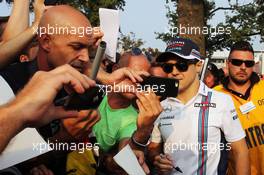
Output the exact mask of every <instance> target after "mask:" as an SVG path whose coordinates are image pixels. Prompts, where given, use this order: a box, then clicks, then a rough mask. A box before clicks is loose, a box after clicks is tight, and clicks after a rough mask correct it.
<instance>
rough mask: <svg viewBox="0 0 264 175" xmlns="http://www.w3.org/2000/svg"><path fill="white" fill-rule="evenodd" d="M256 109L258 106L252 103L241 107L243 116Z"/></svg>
mask: <svg viewBox="0 0 264 175" xmlns="http://www.w3.org/2000/svg"><path fill="white" fill-rule="evenodd" d="M255 108H256V106H255V105H254V104H253V102H252V101H250V102H247V103H245V104H243V105H241V106H240V107H239V109H240V111H241V113H242V114H247V113H248V112H250V111H252V110H253V109H255Z"/></svg>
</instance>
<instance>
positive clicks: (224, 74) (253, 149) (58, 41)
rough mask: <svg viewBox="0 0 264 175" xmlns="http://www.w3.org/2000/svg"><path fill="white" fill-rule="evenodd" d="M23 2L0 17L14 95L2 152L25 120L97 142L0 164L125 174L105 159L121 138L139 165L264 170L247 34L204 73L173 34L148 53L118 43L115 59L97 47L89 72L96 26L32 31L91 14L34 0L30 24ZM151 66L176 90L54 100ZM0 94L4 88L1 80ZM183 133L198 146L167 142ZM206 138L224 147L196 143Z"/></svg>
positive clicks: (2, 53)
mask: <svg viewBox="0 0 264 175" xmlns="http://www.w3.org/2000/svg"><path fill="white" fill-rule="evenodd" d="M29 3H30V1H29V0H24V1H21V0H14V3H13V7H12V12H11V15H10V16H9V17H1V18H0V75H1V77H0V78H1V80H3V81H4V82H5V83H2V81H1V83H2V84H0V87H1V88H3V87H4V85H6V84H8V86H9V87H10V89H12V92H13V93H14V94H15V96H16V98H15V99H11V100H10V101H7V102H6V104H3V105H2V106H1V107H0V140H1V142H0V152H2V151H4V150H5V147H6V146H7V145H8V143H9V141H10V140H11V139H12V138H13V137H14V136H15V135H16V134H17V133H19V132H20V131H22V130H23V129H24V128H27V127H33V128H36V129H37V131H38V132H39V133H40V135H41V136H42V137H43V138H44V139H45V140H46V141H48V142H53V143H58V142H61V143H76V144H78V143H91V145H94V144H98V145H99V150H100V151H99V154H96V153H95V152H94V150H93V149H86V150H84V151H83V152H82V153H79V151H78V150H75V151H72V150H53V151H51V152H48V153H46V154H44V155H40V156H38V157H36V158H34V159H31V160H27V161H25V162H22V163H20V164H18V165H15V166H13V167H10V168H7V169H5V170H1V171H0V174H7V173H9V174H33V175H52V174H58V175H62V174H72V175H74V174H76V175H85V174H86V175H93V174H102V175H103V174H107V175H108V174H118V175H119V174H126V173H125V171H124V170H123V169H122V168H121V167H119V166H118V165H117V164H116V163H115V161H114V160H113V157H114V156H115V155H116V154H117V153H118V152H119V151H120V150H121V149H122V148H124V147H125V146H126V145H130V147H131V148H132V150H133V151H134V153H135V155H136V157H137V158H138V161H139V163H140V165H141V166H142V168H143V170H144V171H145V172H146V173H147V174H177V173H183V174H187V175H188V174H198V173H199V174H210V175H211V174H240V175H247V174H253V175H255V174H256V175H257V174H264V148H263V146H262V145H263V144H264V139H263V138H264V118H263V114H264V91H263V90H262V89H263V88H264V82H263V80H260V78H259V76H258V75H257V74H256V73H255V72H253V67H254V65H255V61H254V51H253V48H252V46H251V45H250V44H249V43H248V42H246V41H239V42H236V43H234V44H233V46H232V47H231V49H230V54H229V57H228V58H227V63H226V64H227V69H226V70H225V71H224V70H223V69H218V68H217V67H216V66H215V65H214V64H212V63H209V65H208V67H207V70H206V73H205V78H204V80H203V81H200V80H199V76H200V73H201V70H202V68H203V62H204V61H203V57H202V56H201V54H200V52H199V47H198V46H197V45H196V44H195V43H194V42H192V41H191V40H190V39H186V38H185V39H184V38H180V37H176V38H173V39H172V40H171V41H170V42H168V45H167V48H166V50H165V51H164V52H163V53H161V54H160V55H159V56H158V57H157V58H153V59H152V60H151V61H150V59H149V58H148V57H149V55H148V57H147V56H146V55H145V54H144V53H143V52H142V51H141V50H140V49H139V48H132V49H131V50H129V51H126V52H124V53H121V54H118V53H117V55H116V58H117V59H116V62H112V61H110V60H109V59H108V58H106V57H105V58H104V59H103V60H102V63H101V67H100V70H99V73H98V76H97V79H96V81H94V80H91V79H89V78H88V77H89V73H90V70H91V60H90V59H89V56H90V57H91V53H89V51H90V50H96V48H97V46H98V44H99V42H100V41H101V40H102V37H103V33H102V32H99V33H92V34H86V35H84V36H82V37H79V36H77V35H74V34H63V35H61V34H60V35H59V34H55V35H49V34H47V33H46V34H42V35H41V36H39V35H38V34H37V33H36V30H35V29H36V28H37V27H47V26H48V25H51V26H52V25H54V26H55V25H56V26H71V27H76V28H77V27H91V24H90V22H89V20H88V19H87V18H86V17H85V16H84V15H83V14H82V13H81V12H79V11H78V10H76V9H74V8H73V7H70V6H68V5H57V6H52V7H46V6H45V5H44V0H35V3H34V14H35V15H34V16H35V19H34V22H33V23H32V25H30V26H29V21H28V19H29ZM88 48H89V49H88ZM150 75H153V76H159V77H164V78H174V79H177V80H179V93H178V96H177V97H175V98H173V97H168V98H162V99H161V98H160V97H159V96H157V95H156V94H155V93H154V92H152V91H148V92H110V93H108V94H106V95H105V96H104V98H103V100H102V102H101V103H100V105H99V107H98V108H97V109H89V110H81V111H75V110H65V109H64V108H63V107H58V106H54V104H53V101H54V99H56V98H60V97H62V96H63V95H65V94H67V93H70V92H73V91H76V92H77V93H83V92H84V91H85V90H88V91H89V89H90V88H92V87H94V86H96V83H100V84H105V85H113V84H119V85H120V86H122V85H131V86H136V83H139V82H142V81H143V78H144V77H148V76H150ZM212 88H213V89H212ZM0 98H2V99H4V98H5V91H2V89H1V92H0ZM243 105H244V108H243ZM29 137H30V136H29ZM181 143H185V144H186V145H188V144H194V143H198V144H200V146H201V145H202V149H201V148H200V147H199V148H200V149H199V148H198V149H187V148H186V149H184V150H180V149H178V147H177V149H175V146H178V145H179V144H181ZM206 144H214V145H221V144H224V145H225V147H224V149H216V150H214V149H212V148H208V149H204V147H203V146H204V145H206ZM228 146H230V148H231V149H227V148H228ZM14 159H15V157H14Z"/></svg>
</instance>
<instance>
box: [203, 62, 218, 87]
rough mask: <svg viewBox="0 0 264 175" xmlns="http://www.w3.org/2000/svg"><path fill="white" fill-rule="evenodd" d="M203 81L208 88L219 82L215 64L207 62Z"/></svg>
mask: <svg viewBox="0 0 264 175" xmlns="http://www.w3.org/2000/svg"><path fill="white" fill-rule="evenodd" d="M204 83H205V84H206V86H208V87H209V88H213V87H215V86H217V85H219V83H220V73H219V70H218V68H217V67H216V65H214V64H213V63H209V64H208V66H207V70H206V72H205V76H204Z"/></svg>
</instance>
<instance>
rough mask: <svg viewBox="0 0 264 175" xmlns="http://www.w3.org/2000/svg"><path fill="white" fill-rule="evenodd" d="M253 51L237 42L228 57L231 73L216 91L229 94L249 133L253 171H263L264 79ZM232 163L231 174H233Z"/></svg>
mask: <svg viewBox="0 0 264 175" xmlns="http://www.w3.org/2000/svg"><path fill="white" fill-rule="evenodd" d="M254 65H255V62H254V50H253V48H252V46H251V45H250V43H248V42H246V41H239V42H236V43H235V44H234V45H233V46H232V47H231V50H230V54H229V57H228V60H227V68H228V71H229V76H228V77H226V78H225V79H224V81H223V84H222V85H219V86H217V87H215V89H216V90H219V91H221V92H224V93H226V94H229V95H230V96H231V97H232V99H233V102H234V104H235V107H236V112H237V114H238V118H239V120H240V122H241V124H242V127H243V128H244V130H245V132H246V143H247V146H248V149H249V157H250V169H251V174H264V147H263V144H264V117H263V114H264V91H263V89H264V81H263V80H260V79H259V77H258V75H257V74H256V73H255V72H254V71H253V67H254ZM232 153H233V152H232V150H231V156H230V159H231V162H230V164H229V166H228V174H234V170H233V166H232V159H233V154H232Z"/></svg>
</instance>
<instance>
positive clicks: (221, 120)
mask: <svg viewBox="0 0 264 175" xmlns="http://www.w3.org/2000/svg"><path fill="white" fill-rule="evenodd" d="M156 61H157V62H160V63H161V65H162V68H163V70H164V72H166V73H167V74H168V77H169V78H175V79H178V80H179V94H178V96H177V98H167V99H165V100H164V101H162V107H163V109H164V111H163V112H162V113H161V115H160V116H159V118H158V119H157V120H156V122H155V124H154V129H153V132H152V136H151V143H150V144H149V146H148V153H149V158H150V161H151V162H152V163H153V165H154V166H155V167H156V168H157V170H158V171H159V173H161V174H162V173H165V174H187V175H189V174H197V175H204V174H209V175H212V174H219V173H218V172H217V168H218V164H219V161H220V150H221V149H224V144H223V143H220V139H221V131H222V132H223V134H224V137H225V139H226V140H227V142H228V143H227V144H226V145H225V146H226V148H227V149H232V150H233V151H232V152H233V153H234V154H235V155H234V157H235V159H234V160H235V166H236V167H235V169H236V174H239V175H242V174H243V175H244V174H249V158H248V150H247V146H246V142H245V140H244V137H245V133H244V131H243V129H242V127H241V124H240V121H239V119H238V118H237V114H236V111H235V108H234V104H233V102H232V99H231V98H230V97H229V96H227V95H225V94H223V93H219V92H216V91H214V90H212V89H209V88H208V87H207V86H206V85H205V84H204V83H203V82H201V81H199V73H200V71H201V68H202V60H201V56H200V52H199V48H198V46H197V45H196V44H195V43H193V42H192V41H191V40H189V39H183V38H178V37H177V38H175V39H173V40H172V41H170V42H169V44H168V46H167V49H166V51H165V52H164V53H162V54H161V55H160V56H159V57H158V58H157V60H156Z"/></svg>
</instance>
